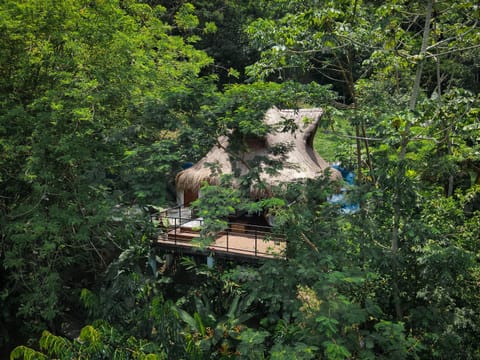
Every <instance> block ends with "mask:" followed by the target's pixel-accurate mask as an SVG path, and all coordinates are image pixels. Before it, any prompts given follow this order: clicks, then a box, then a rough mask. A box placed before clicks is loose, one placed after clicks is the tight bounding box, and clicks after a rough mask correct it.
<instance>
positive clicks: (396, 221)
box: [391, 0, 434, 320]
mask: <svg viewBox="0 0 480 360" xmlns="http://www.w3.org/2000/svg"><path fill="white" fill-rule="evenodd" d="M433 3H434V0H428V2H427V5H426V14H425V26H424V28H423V39H422V47H421V49H420V53H419V59H420V60H419V63H418V65H417V71H416V73H415V81H414V83H413V88H412V94H411V97H410V103H409V110H410V111H414V110H415V107H416V104H417V100H418V96H419V94H420V81H421V79H422V71H423V61H424V60H423V57H424V56H425V53H426V51H427V45H428V39H429V37H430V22H431V19H432V12H433ZM411 127H412V123H411V122H408V123H407V124H406V126H405V132H404V134H403V138H402V142H401V144H400V153H399V155H398V168H397V178H398V179H400V178H402V177H403V176H405V167H404V161H405V155H406V152H407V146H408V143H409V137H410V128H411ZM401 197H402V189H401V188H400V185H397V186H396V189H395V198H396V199H395V202H394V205H393V206H394V210H393V212H394V214H393V230H392V244H391V246H392V248H391V250H392V271H393V302H394V304H395V311H396V315H397V319H398V320H400V319H401V318H402V317H403V312H402V304H401V299H400V289H399V286H398V279H399V275H398V271H399V269H398V267H399V266H398V250H399V237H400V236H399V231H400V226H401V220H402V209H401V201H400V199H401Z"/></svg>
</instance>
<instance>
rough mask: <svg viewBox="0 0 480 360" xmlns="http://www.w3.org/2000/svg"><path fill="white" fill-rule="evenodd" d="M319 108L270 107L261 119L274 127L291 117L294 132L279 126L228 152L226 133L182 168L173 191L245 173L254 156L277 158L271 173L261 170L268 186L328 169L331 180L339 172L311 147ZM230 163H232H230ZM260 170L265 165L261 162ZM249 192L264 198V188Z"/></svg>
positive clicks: (320, 113)
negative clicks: (278, 165) (277, 151)
mask: <svg viewBox="0 0 480 360" xmlns="http://www.w3.org/2000/svg"><path fill="white" fill-rule="evenodd" d="M322 113H323V111H322V109H320V108H312V109H298V110H279V109H277V108H271V109H270V110H268V111H267V113H266V114H265V117H264V122H265V123H266V124H267V125H269V126H272V128H273V129H275V125H278V126H277V127H281V126H280V125H281V124H282V122H284V121H285V119H291V120H293V121H294V123H295V125H296V129H295V131H292V132H291V131H287V132H281V131H279V129H277V130H273V131H271V132H270V133H268V134H267V135H266V136H265V137H264V138H263V139H252V140H251V141H249V142H248V151H245V152H243V153H240V154H235V155H234V156H232V154H229V139H228V137H226V136H222V137H220V138H218V140H217V144H216V145H215V146H214V147H213V148H212V149H211V150H210V151H209V152H208V153H207V155H205V157H204V158H202V159H201V160H200V161H198V162H197V163H196V164H195V165H193V166H192V167H190V168H188V169H186V170H183V171H182V172H180V173H179V174H178V175H177V177H176V186H177V190H179V191H184V190H190V191H195V192H196V191H198V190H199V188H200V187H201V185H202V183H203V182H204V181H207V182H208V183H209V184H211V185H213V184H218V183H219V174H218V173H221V174H232V173H233V172H234V171H233V169H234V168H235V169H237V171H239V173H240V174H241V175H244V174H246V173H248V171H249V169H248V162H249V161H251V160H252V159H254V158H255V157H258V156H263V157H265V158H267V159H269V160H277V161H281V162H282V165H283V167H282V168H281V169H280V170H279V171H278V172H276V173H274V174H268V172H265V171H263V172H262V175H261V179H262V182H264V183H266V184H267V185H268V186H274V185H277V184H280V183H285V182H292V181H300V180H304V179H312V178H317V177H319V176H322V175H323V174H324V172H325V169H327V168H329V171H330V177H331V178H332V179H341V175H340V173H339V172H338V171H337V170H335V169H333V168H330V167H329V164H328V163H327V162H326V161H325V160H324V159H322V158H321V157H320V155H318V153H317V152H316V151H315V150H314V149H313V138H314V136H315V132H316V130H317V126H318V121H319V120H320V117H321V116H322ZM281 144H287V145H288V150H287V152H286V153H284V154H283V155H278V154H277V155H274V154H272V151H271V150H272V149H273V148H275V146H278V145H281ZM232 163H233V164H232ZM209 164H215V167H216V168H217V169H218V170H219V171H218V173H212V171H211V167H210V166H209ZM262 169H263V170H268V169H266V165H265V164H263V165H262ZM251 195H252V196H254V197H257V198H258V197H264V196H266V195H267V194H265V191H264V190H260V189H256V188H252V189H251Z"/></svg>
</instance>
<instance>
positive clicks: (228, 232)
mask: <svg viewBox="0 0 480 360" xmlns="http://www.w3.org/2000/svg"><path fill="white" fill-rule="evenodd" d="M228 234H230V231H229V230H228V229H227V253H228Z"/></svg>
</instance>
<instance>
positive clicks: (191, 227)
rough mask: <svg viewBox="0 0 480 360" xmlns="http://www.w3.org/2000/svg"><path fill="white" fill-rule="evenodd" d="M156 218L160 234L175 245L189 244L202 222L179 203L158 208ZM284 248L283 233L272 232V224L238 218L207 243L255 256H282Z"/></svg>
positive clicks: (224, 250) (220, 249)
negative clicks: (158, 211) (264, 224)
mask: <svg viewBox="0 0 480 360" xmlns="http://www.w3.org/2000/svg"><path fill="white" fill-rule="evenodd" d="M158 220H159V223H160V227H161V228H162V231H163V234H162V235H161V238H162V239H163V240H164V241H166V242H168V243H173V244H174V245H175V246H177V245H178V246H185V245H188V244H191V240H192V239H194V238H199V237H200V231H201V229H202V228H203V226H204V221H203V219H202V218H196V217H195V214H194V212H193V211H192V209H190V208H186V207H181V206H179V207H175V208H172V209H167V210H164V211H161V212H160V213H159V214H158ZM285 248H286V239H285V237H283V236H281V235H278V234H275V233H272V228H271V227H269V226H262V225H255V224H249V223H240V222H227V227H226V228H225V229H224V230H223V231H221V232H219V233H217V234H216V236H215V241H214V242H212V244H210V245H209V246H208V247H207V249H209V250H213V251H215V250H218V251H223V252H227V253H232V254H233V253H234V254H237V255H240V254H245V255H248V256H254V257H276V256H283V254H282V252H284V250H285Z"/></svg>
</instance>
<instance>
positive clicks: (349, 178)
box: [328, 164, 360, 214]
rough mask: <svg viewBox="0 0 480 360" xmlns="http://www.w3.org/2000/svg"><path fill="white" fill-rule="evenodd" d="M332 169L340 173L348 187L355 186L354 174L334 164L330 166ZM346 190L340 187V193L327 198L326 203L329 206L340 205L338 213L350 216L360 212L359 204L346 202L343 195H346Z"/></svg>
mask: <svg viewBox="0 0 480 360" xmlns="http://www.w3.org/2000/svg"><path fill="white" fill-rule="evenodd" d="M332 167H333V168H334V169H337V170H338V171H340V173H341V174H342V178H343V180H344V181H345V182H346V183H347V184H348V185H349V186H354V185H355V174H354V173H353V172H352V171H350V170H347V169H345V168H343V167H341V166H340V165H339V164H334V165H332ZM347 191H348V190H347V188H345V187H342V188H341V189H340V193H338V194H333V195H332V196H330V198H328V202H329V203H331V204H338V205H340V206H341V207H340V211H341V212H342V213H344V214H352V213H355V212H357V211H358V210H360V204H358V203H349V202H347V199H346V198H345V195H346V193H347Z"/></svg>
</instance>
